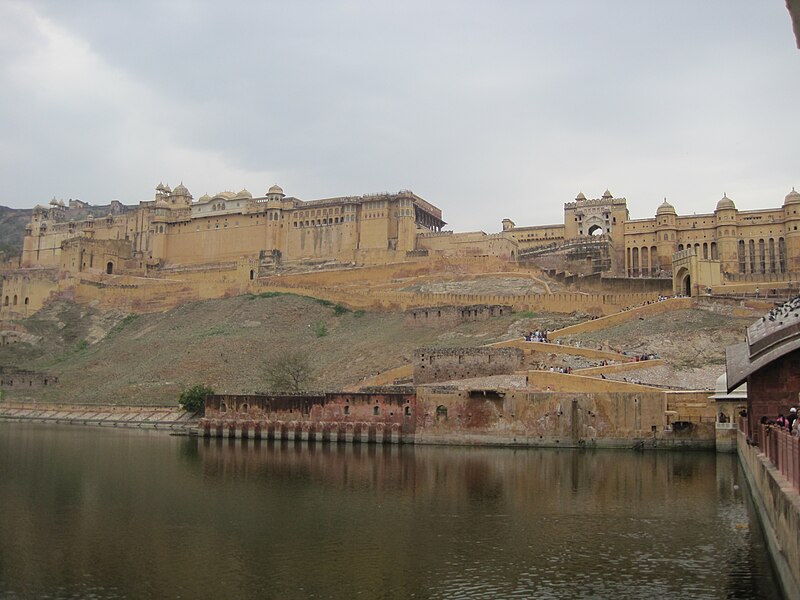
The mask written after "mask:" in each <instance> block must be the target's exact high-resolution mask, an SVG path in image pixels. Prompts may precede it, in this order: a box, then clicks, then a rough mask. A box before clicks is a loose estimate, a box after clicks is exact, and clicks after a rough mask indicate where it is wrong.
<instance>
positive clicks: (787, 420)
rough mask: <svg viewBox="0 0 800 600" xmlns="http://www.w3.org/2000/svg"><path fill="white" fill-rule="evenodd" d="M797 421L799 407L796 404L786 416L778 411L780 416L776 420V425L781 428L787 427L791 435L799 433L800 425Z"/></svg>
mask: <svg viewBox="0 0 800 600" xmlns="http://www.w3.org/2000/svg"><path fill="white" fill-rule="evenodd" d="M796 423H797V409H796V408H795V407H794V406H793V407H792V408H790V409H789V414H788V415H786V416H784V414H783V413H782V412H781V413H778V418H777V419H775V421H774V424H775V425H777V426H778V427H780V428H781V429H786V430H787V431H788V432H789V433H790V434H791V435H798V429H800V427H797V426H795V424H796ZM770 424H772V423H770ZM798 425H800V424H798Z"/></svg>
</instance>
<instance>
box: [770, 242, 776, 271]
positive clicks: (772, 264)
mask: <svg viewBox="0 0 800 600" xmlns="http://www.w3.org/2000/svg"><path fill="white" fill-rule="evenodd" d="M775 270H776V265H775V239H774V238H769V272H770V273H774V272H775Z"/></svg>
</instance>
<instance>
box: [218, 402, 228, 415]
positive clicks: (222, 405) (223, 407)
mask: <svg viewBox="0 0 800 600" xmlns="http://www.w3.org/2000/svg"><path fill="white" fill-rule="evenodd" d="M219 412H221V413H224V412H228V405H227V404H225V403H224V402H220V404H219Z"/></svg>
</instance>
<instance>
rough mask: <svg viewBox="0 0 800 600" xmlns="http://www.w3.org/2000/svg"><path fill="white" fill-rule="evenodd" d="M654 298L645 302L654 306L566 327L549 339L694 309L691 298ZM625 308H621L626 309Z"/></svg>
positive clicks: (636, 308) (631, 296) (641, 307)
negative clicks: (657, 299) (657, 300)
mask: <svg viewBox="0 0 800 600" xmlns="http://www.w3.org/2000/svg"><path fill="white" fill-rule="evenodd" d="M636 296H639V294H631V295H629V296H627V298H629V299H630V300H633V299H634V297H636ZM653 300H655V299H654V298H652V297H651V298H648V299H647V300H644V301H645V302H647V301H650V302H652V304H645V305H644V306H636V307H635V308H631V309H630V310H623V311H622V312H618V313H614V314H610V315H607V316H605V317H601V318H599V319H594V320H591V321H585V322H583V323H578V324H577V325H571V326H570V327H564V328H563V329H557V330H556V331H551V332H550V333H548V338H550V339H551V340H554V339H556V338H560V337H565V336H568V335H577V334H579V333H590V332H593V331H600V330H602V329H606V328H608V327H613V326H614V325H620V324H622V323H625V322H627V321H632V320H635V319H639V318H646V317H648V316H652V315H658V314H662V313H665V312H671V311H673V310H681V309H686V308H691V307H692V299H691V298H670V299H668V300H662V301H660V302H654V301H653ZM635 304H640V303H636V302H630V303H628V304H626V305H625V306H632V305H635ZM625 306H623V307H621V309H620V310H622V308H625Z"/></svg>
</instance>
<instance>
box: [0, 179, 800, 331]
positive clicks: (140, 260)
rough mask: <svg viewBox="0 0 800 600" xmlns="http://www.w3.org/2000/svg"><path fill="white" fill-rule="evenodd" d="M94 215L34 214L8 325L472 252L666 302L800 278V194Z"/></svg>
mask: <svg viewBox="0 0 800 600" xmlns="http://www.w3.org/2000/svg"><path fill="white" fill-rule="evenodd" d="M90 208H92V207H89V206H88V205H87V204H86V203H84V202H79V201H71V202H70V203H69V204H68V205H67V204H65V203H64V202H63V201H58V200H55V199H54V200H52V201H51V202H50V204H49V205H48V206H41V205H39V206H36V207H35V208H34V209H33V213H32V216H31V220H30V222H29V223H28V225H27V226H26V228H25V235H24V240H23V246H22V253H21V257H20V260H19V264H18V268H12V269H6V272H5V273H4V275H3V290H2V292H1V293H0V318H4V319H5V318H19V317H25V316H30V315H31V314H34V313H35V312H36V311H37V310H38V309H39V308H41V306H42V305H43V304H44V303H45V301H46V300H47V299H48V298H50V297H51V296H56V297H71V298H74V299H75V300H76V301H93V300H99V301H101V302H102V303H105V304H106V305H108V306H113V305H115V303H118V304H120V305H121V306H120V307H121V308H124V309H125V310H132V311H147V310H159V309H163V308H164V304H163V301H162V302H159V300H158V298H163V297H170V298H175V300H174V302H175V303H177V304H179V303H180V302H181V301H191V300H195V299H202V298H209V297H225V296H229V295H232V294H234V295H235V294H238V293H243V292H245V291H248V290H251V289H254V288H258V287H259V286H260V287H264V286H279V285H281V283H287V284H288V285H293V284H291V283H289V282H290V281H291V275H292V274H302V273H303V272H305V273H306V276H305V282H307V284H308V285H309V287H311V288H316V287H319V286H318V282H319V281H323V280H324V277H323V278H322V279H320V273H321V272H325V271H331V270H332V271H336V273H337V274H336V277H339V279H340V281H341V280H343V279H347V278H348V275H345V274H344V272H346V271H352V270H354V269H355V271H356V273H358V275H359V276H365V277H366V278H369V277H370V275H371V274H378V276H381V275H380V274H379V273H380V269H381V267H388V268H389V271H390V272H392V273H393V274H394V275H396V274H398V273H399V272H401V271H402V270H403V269H405V268H409V269H411V270H414V268H415V267H414V265H417V266H418V267H417V268H419V265H433V264H438V265H441V264H442V261H445V262H447V261H451V262H452V261H456V262H459V264H461V265H463V264H466V263H467V262H468V261H470V260H471V261H473V263H472V264H473V268H474V269H475V270H476V271H480V272H484V273H491V272H498V271H508V270H522V271H528V272H534V271H536V270H537V269H539V270H544V271H546V272H548V273H549V274H551V275H553V276H567V278H568V279H565V281H566V280H568V281H570V282H572V283H574V282H575V279H574V278H575V276H578V277H581V278H583V277H586V283H587V285H591V283H592V282H593V281H594V280H592V279H591V276H593V275H594V276H600V282H599V283H598V284H595V288H599V289H600V290H603V291H606V290H608V289H613V290H615V291H623V292H628V291H631V292H632V291H634V290H637V289H638V290H640V291H641V292H643V293H646V292H645V290H647V291H648V292H649V293H652V294H656V295H657V294H658V293H660V292H664V291H671V292H675V293H682V294H685V295H696V294H698V293H702V292H704V291H706V290H708V289H711V288H717V287H720V286H723V287H726V288H728V289H747V290H754V289H756V288H758V286H759V285H762V286H765V287H766V286H771V287H775V286H778V287H780V286H781V285H784V284H786V285H789V284H791V283H792V282H796V281H798V280H800V231H799V230H798V225H800V214H798V208H800V193H798V192H796V191H795V190H792V191H791V192H789V194H787V195H786V197H785V198H784V200H783V203H782V205H781V206H780V207H778V208H774V209H766V210H751V211H739V210H738V209H737V208H736V206H735V204H734V202H733V201H732V200H731V199H730V198H728V197H727V195H724V196H723V197H722V199H721V200H719V202H717V204H716V207H715V209H714V211H713V212H711V213H704V214H693V215H678V214H677V213H676V211H675V209H674V207H673V206H672V205H670V204H669V203H668V202H667V201H666V200H665V201H664V202H663V203H662V204H661V206H659V208H658V210H657V211H656V214H655V216H654V217H653V218H649V219H631V218H630V215H629V211H628V204H627V200H626V199H625V198H617V197H614V196H613V195H612V194H611V193H610V192H609V191H608V190H606V191H605V192H604V193H603V195H602V196H601V197H599V198H587V197H586V196H584V194H582V193H581V194H578V196H577V197H576V198H575V199H574V200H571V201H568V202H565V203H564V220H563V223H561V224H555V225H532V226H519V227H518V226H517V225H516V224H515V223H514V222H513V221H512V220H510V219H504V220H503V222H502V230H501V231H500V232H498V233H490V234H487V233H484V232H482V231H479V232H461V233H458V232H452V231H444V230H443V228H444V226H445V225H446V223H445V221H444V220H443V215H442V210H441V209H440V208H438V207H436V206H434V205H433V204H431V203H430V202H428V201H426V200H425V199H423V198H421V197H420V196H418V195H416V194H414V193H413V192H411V191H407V190H405V191H400V192H397V193H379V194H368V195H361V196H341V197H333V198H323V199H318V200H308V201H304V200H300V199H298V198H294V197H292V196H287V195H286V194H284V191H283V189H282V188H281V187H280V186H277V185H273V186H272V187H270V188H269V189H268V190H267V192H266V194H264V195H263V196H253V195H252V194H251V193H250V192H248V191H247V190H246V189H243V190H241V191H240V192H238V193H233V192H219V193H217V194H215V195H213V196H210V195H208V194H205V195H203V196H201V197H200V198H199V199H197V200H194V198H193V196H192V194H191V193H190V192H189V190H188V189H187V188H186V187H185V186H184V185H183V184H180V185H178V186H176V187H175V188H174V189H172V188H170V187H169V186H167V185H163V184H159V185H158V186H157V187H156V191H155V196H154V198H153V199H152V200H145V201H142V202H140V203H139V204H138V205H137V206H124V205H122V204H121V203H119V202H116V201H115V202H112V203H110V204H109V205H108V206H107V214H106V216H100V217H95V216H94V214H95V213H97V210H96V209H97V207H94V210H90ZM401 266H402V267H401ZM370 267H371V268H373V270H372V273H370V271H369V268H370ZM365 268H366V269H365ZM383 276H385V273H384V275H383ZM390 278H391V276H390ZM569 278H572V279H569ZM623 281H625V282H627V283H625V282H623ZM634 281H636V282H639V283H637V284H634V283H633V282H634ZM645 281H649V282H651V283H649V284H647V285H646V286H645V284H644V283H643V282H645ZM606 282H607V285H605V283H606ZM621 282H623V283H621ZM294 285H297V284H296V283H294ZM89 288H94V289H89ZM122 290H124V292H122V293H120V292H121V291H122ZM385 291H386V290H382V292H385ZM548 291H549V290H548ZM595 291H597V290H595ZM370 297H371V300H370V302H371V303H372V304H374V305H375V306H377V307H379V306H380V305H381V304H382V303H381V302H380V301H378V300H377V299H376V295H375V294H372V293H370ZM562 300H564V299H562ZM468 301H469V300H468V299H466V298H465V299H461V300H459V301H456V302H454V303H453V304H454V305H456V306H460V305H462V304H464V303H465V302H468ZM400 303H401V304H403V305H407V303H404V302H402V301H401V302H400ZM475 303H476V304H483V303H484V301H483V300H482V299H481V300H478V301H476V302H475ZM489 303H491V302H489ZM383 304H386V302H384V303H383ZM559 304H564V302H559ZM567 304H568V303H567ZM414 305H415V306H418V307H419V306H424V304H418V303H415V304H414ZM408 307H410V306H408Z"/></svg>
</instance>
